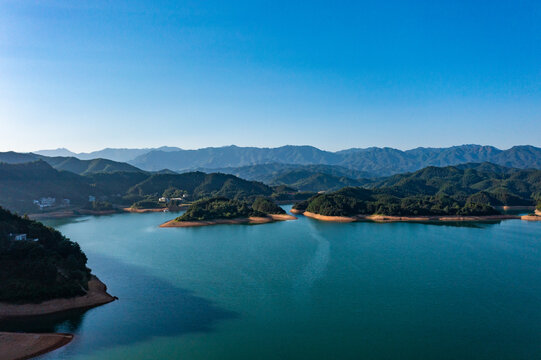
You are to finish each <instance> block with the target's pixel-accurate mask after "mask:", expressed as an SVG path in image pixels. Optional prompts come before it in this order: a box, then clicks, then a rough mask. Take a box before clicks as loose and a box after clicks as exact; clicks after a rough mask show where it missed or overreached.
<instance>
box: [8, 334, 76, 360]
mask: <svg viewBox="0 0 541 360" xmlns="http://www.w3.org/2000/svg"><path fill="white" fill-rule="evenodd" d="M71 340H73V335H72V334H65V333H58V334H55V333H44V334H37V333H13V332H0V353H1V354H2V359H4V360H25V359H31V358H33V357H36V356H40V355H43V354H46V353H49V352H51V351H54V350H56V349H59V348H61V347H63V346H65V345H67V344H69V343H70V342H71Z"/></svg>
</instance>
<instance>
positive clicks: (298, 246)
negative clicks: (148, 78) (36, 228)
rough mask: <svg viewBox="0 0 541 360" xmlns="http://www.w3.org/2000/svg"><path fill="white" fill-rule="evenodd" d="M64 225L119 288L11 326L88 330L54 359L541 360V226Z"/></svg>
mask: <svg viewBox="0 0 541 360" xmlns="http://www.w3.org/2000/svg"><path fill="white" fill-rule="evenodd" d="M175 215H176V214H171V213H150V214H118V215H113V216H102V217H83V218H78V219H75V220H73V219H72V220H56V221H50V222H49V224H50V225H53V226H55V227H57V228H58V229H59V230H60V231H62V232H63V233H64V234H66V235H67V236H68V237H70V238H71V239H73V240H75V241H77V242H78V243H79V244H80V245H81V247H82V248H83V250H84V251H85V252H86V254H87V255H88V258H89V266H90V267H91V268H92V269H93V272H94V273H95V274H97V275H98V276H99V277H100V278H101V279H102V280H103V281H104V282H105V283H106V284H107V285H108V287H109V291H110V293H111V294H113V295H116V296H118V297H119V298H120V300H119V301H116V302H114V303H111V304H108V305H105V306H102V307H99V308H95V309H91V310H89V311H86V312H73V313H70V314H66V315H61V316H51V317H45V318H40V319H38V320H36V319H33V320H32V321H24V322H14V323H4V324H1V325H0V327H1V328H3V329H11V330H26V331H64V332H73V333H75V334H76V338H75V340H74V341H73V342H72V343H71V344H70V345H68V346H66V347H64V348H62V349H60V350H57V351H55V352H53V353H50V354H48V355H45V356H43V357H42V359H236V360H237V359H491V360H494V359H541V223H539V222H537V223H529V222H522V221H519V220H511V221H505V222H501V223H495V224H475V225H470V226H448V225H445V226H443V225H425V224H406V223H396V224H373V223H353V224H331V223H322V222H317V221H314V220H311V219H307V218H304V217H302V216H301V217H300V218H299V220H297V221H289V222H280V223H274V224H266V225H258V226H231V225H220V226H212V227H205V228H184V229H182V228H169V229H161V228H159V227H158V225H159V224H160V223H162V222H164V221H166V220H169V219H171V218H172V217H174V216H175Z"/></svg>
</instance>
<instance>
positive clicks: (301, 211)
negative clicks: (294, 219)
mask: <svg viewBox="0 0 541 360" xmlns="http://www.w3.org/2000/svg"><path fill="white" fill-rule="evenodd" d="M289 212H290V213H292V214H302V213H304V210H298V209H291V210H289Z"/></svg>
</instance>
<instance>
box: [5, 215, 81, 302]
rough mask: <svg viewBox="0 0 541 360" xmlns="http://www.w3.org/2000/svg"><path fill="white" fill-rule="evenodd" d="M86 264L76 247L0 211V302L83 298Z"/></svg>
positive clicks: (52, 232)
mask: <svg viewBox="0 0 541 360" xmlns="http://www.w3.org/2000/svg"><path fill="white" fill-rule="evenodd" d="M10 234H25V235H26V238H27V239H26V240H15V239H14V238H13V237H12V236H10ZM35 239H37V240H35ZM86 261H87V258H86V256H85V254H84V253H83V252H82V251H81V249H80V247H79V245H78V244H77V243H74V242H72V241H70V240H69V239H66V238H65V237H64V236H63V235H62V234H61V233H59V232H58V231H56V230H54V229H52V228H49V227H46V226H44V225H43V224H41V223H39V222H36V221H31V220H28V219H24V218H21V217H19V216H17V215H14V214H12V213H10V212H9V211H6V210H4V209H2V208H0V302H10V303H29V302H41V301H45V300H50V299H55V298H68V297H73V296H78V295H83V294H84V293H85V289H88V281H89V279H90V269H88V268H87V267H86Z"/></svg>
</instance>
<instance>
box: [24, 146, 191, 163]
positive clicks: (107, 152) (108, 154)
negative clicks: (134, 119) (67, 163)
mask: <svg viewBox="0 0 541 360" xmlns="http://www.w3.org/2000/svg"><path fill="white" fill-rule="evenodd" d="M154 150H158V151H164V152H167V151H178V150H181V149H180V148H177V147H169V146H162V147H159V148H145V149H113V148H105V149H103V150H98V151H92V152H89V153H74V152H72V151H70V150H68V149H66V148H58V149H54V150H38V151H34V152H33V153H34V154H37V155H43V156H51V157H56V156H64V157H66V156H69V157H76V158H78V159H81V160H92V159H98V158H100V159H108V160H113V161H121V162H127V161H130V160H133V159H135V158H136V157H137V156H139V155H143V154H146V153H148V152H151V151H154Z"/></svg>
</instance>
